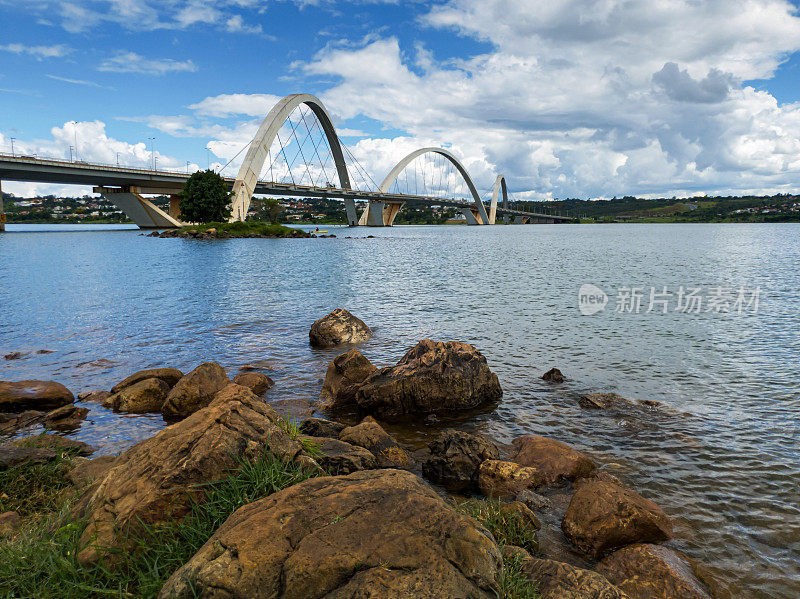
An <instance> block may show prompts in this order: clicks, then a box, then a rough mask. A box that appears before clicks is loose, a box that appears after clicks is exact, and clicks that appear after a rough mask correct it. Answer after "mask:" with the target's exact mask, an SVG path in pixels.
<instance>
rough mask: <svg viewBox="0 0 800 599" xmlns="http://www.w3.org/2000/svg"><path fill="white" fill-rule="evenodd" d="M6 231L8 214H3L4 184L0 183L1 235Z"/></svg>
mask: <svg viewBox="0 0 800 599" xmlns="http://www.w3.org/2000/svg"><path fill="white" fill-rule="evenodd" d="M5 230H6V213H5V212H3V182H2V181H0V233H2V232H3V231H5Z"/></svg>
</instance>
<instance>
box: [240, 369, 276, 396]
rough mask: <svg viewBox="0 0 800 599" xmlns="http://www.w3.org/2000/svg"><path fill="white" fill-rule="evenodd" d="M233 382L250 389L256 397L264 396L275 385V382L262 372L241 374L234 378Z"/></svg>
mask: <svg viewBox="0 0 800 599" xmlns="http://www.w3.org/2000/svg"><path fill="white" fill-rule="evenodd" d="M233 382H234V383H236V384H237V385H242V386H243V387H248V388H249V389H250V390H251V391H252V392H253V393H255V394H256V395H264V393H266V392H267V389H270V388H271V387H272V386H273V385H275V381H273V380H272V379H271V378H270V377H268V376H267V375H266V374H261V373H260V372H240V373H239V374H237V375H236V376H235V377H233Z"/></svg>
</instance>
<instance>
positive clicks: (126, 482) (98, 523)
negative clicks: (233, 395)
mask: <svg viewBox="0 0 800 599" xmlns="http://www.w3.org/2000/svg"><path fill="white" fill-rule="evenodd" d="M244 391H246V392H247V393H251V392H250V390H249V389H244ZM277 418H278V416H277V414H276V413H275V411H274V410H272V409H271V408H270V407H268V406H267V404H265V403H264V402H263V401H262V400H260V399H256V400H250V401H248V400H245V401H235V400H233V401H224V402H223V401H220V402H218V403H215V404H214V405H211V406H208V407H206V408H201V409H200V410H198V411H197V412H195V413H194V414H191V415H190V416H188V417H187V418H185V419H183V420H181V421H180V422H178V423H177V424H173V425H172V426H168V427H166V428H164V429H162V430H161V431H159V432H158V433H156V434H155V435H154V436H153V437H150V438H149V439H145V440H144V441H141V442H140V443H137V444H136V445H134V446H133V447H131V448H130V449H128V450H127V451H125V452H124V453H122V454H121V455H120V456H119V457H118V458H117V459H116V461H115V463H114V465H113V466H112V467H111V469H110V470H109V471H108V473H107V474H106V476H105V477H104V478H103V479H102V480H101V481H100V483H99V484H98V485H95V486H93V487H91V488H90V489H89V491H87V492H86V493H85V494H84V495H83V496H82V498H81V499H80V501H79V502H78V504H77V506H76V508H75V512H74V516H75V517H81V516H84V517H86V518H87V521H88V526H87V527H86V530H85V531H84V533H83V536H82V537H81V544H82V546H84V547H85V549H84V550H83V551H81V553H80V554H79V559H80V561H81V562H82V563H92V562H95V561H96V560H97V559H98V557H99V553H100V552H103V553H104V552H105V551H107V550H111V549H113V548H117V547H121V546H124V539H125V538H126V537H127V535H130V534H133V533H135V531H136V530H137V527H138V526H140V523H145V524H158V523H163V522H165V521H170V520H172V519H180V518H182V517H183V516H184V515H185V514H186V513H187V512H188V510H189V509H190V506H191V504H192V501H200V502H202V500H203V487H202V483H206V482H211V481H215V480H219V479H221V478H223V477H224V476H225V474H226V473H227V472H229V471H230V470H232V469H235V468H237V467H238V465H239V464H240V460H243V459H255V458H258V457H260V456H262V455H263V454H264V452H266V453H268V454H272V455H274V456H276V457H278V458H279V459H282V460H287V461H294V462H296V463H301V464H305V465H308V466H309V467H317V465H316V463H315V462H314V461H313V460H312V459H310V458H309V457H308V456H306V455H305V454H303V452H302V446H301V445H300V444H299V443H298V442H296V441H294V440H292V439H291V438H290V437H289V435H288V434H287V433H285V432H284V431H283V429H282V428H281V427H280V426H279V425H277V424H275V421H276V420H277Z"/></svg>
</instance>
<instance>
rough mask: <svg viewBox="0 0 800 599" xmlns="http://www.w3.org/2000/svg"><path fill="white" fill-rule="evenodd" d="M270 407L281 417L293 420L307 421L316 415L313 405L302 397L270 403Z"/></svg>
mask: <svg viewBox="0 0 800 599" xmlns="http://www.w3.org/2000/svg"><path fill="white" fill-rule="evenodd" d="M269 405H270V407H271V408H272V409H274V410H275V411H276V412H277V413H278V414H280V415H281V416H284V417H286V418H290V419H292V420H305V419H306V418H308V417H309V416H311V414H313V413H314V410H313V408H312V407H311V404H310V403H308V401H306V400H305V399H303V398H302V397H293V398H291V399H278V400H275V401H271V402H269Z"/></svg>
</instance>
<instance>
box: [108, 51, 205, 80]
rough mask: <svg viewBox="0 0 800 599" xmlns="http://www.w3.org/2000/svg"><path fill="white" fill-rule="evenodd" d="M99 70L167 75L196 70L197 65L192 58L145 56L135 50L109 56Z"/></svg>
mask: <svg viewBox="0 0 800 599" xmlns="http://www.w3.org/2000/svg"><path fill="white" fill-rule="evenodd" d="M97 70H98V71H108V72H112V73H139V74H141V75H166V74H167V73H180V72H190V73H191V72H194V71H196V70H197V67H196V66H195V64H194V63H193V62H192V61H191V60H184V61H178V60H173V59H171V58H145V57H144V56H142V55H141V54H136V53H135V52H120V53H119V54H117V55H116V56H112V57H111V58H107V59H106V60H104V61H103V62H102V63H101V64H100V66H98V67H97Z"/></svg>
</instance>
